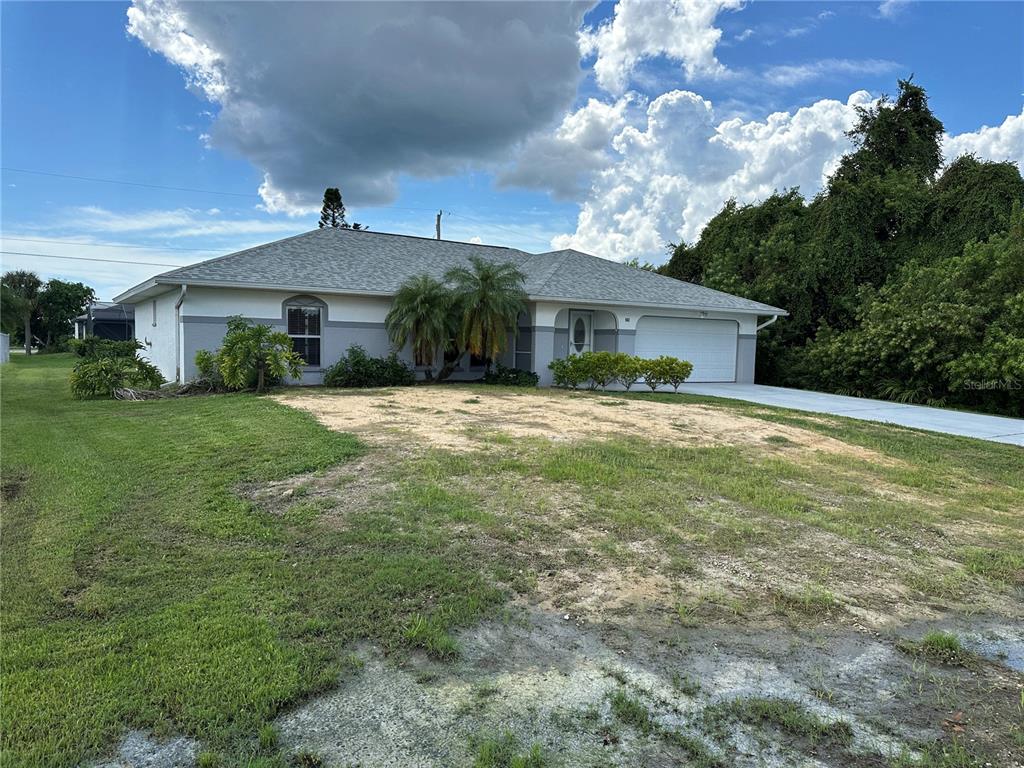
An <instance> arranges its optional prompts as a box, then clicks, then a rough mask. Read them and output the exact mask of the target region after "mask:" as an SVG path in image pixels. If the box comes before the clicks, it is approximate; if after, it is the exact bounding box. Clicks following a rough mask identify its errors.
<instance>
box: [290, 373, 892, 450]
mask: <svg viewBox="0 0 1024 768" xmlns="http://www.w3.org/2000/svg"><path fill="white" fill-rule="evenodd" d="M276 399H277V400H278V402H281V403H284V404H285V405H290V406H292V407H293V408H300V409H302V410H305V411H308V412H309V413H311V414H313V415H314V416H315V417H316V418H317V419H318V420H319V421H320V422H321V423H322V424H324V425H325V426H327V427H330V428H331V429H336V430H339V431H343V432H353V433H356V434H358V435H360V436H363V437H364V438H365V439H366V440H367V441H368V442H371V443H377V444H383V443H388V442H391V443H395V442H403V441H408V440H410V439H412V440H413V441H415V442H419V443H424V444H427V445H431V446H435V447H440V448H447V449H449V450H456V451H468V450H475V449H478V448H479V442H477V441H476V440H474V439H473V435H474V434H478V433H480V432H487V431H490V432H495V431H497V432H503V433H505V434H508V435H511V436H513V437H543V438H547V439H549V440H584V439H593V438H600V437H604V436H608V435H615V434H619V435H630V436H639V437H643V438H644V439H646V440H654V441H661V442H668V443H676V444H698V445H751V444H762V445H763V444H765V442H766V441H773V444H772V447H773V448H776V449H780V450H794V449H796V450H802V451H810V452H816V451H820V452H823V453H828V454H837V455H842V456H849V457H854V458H858V459H863V460H865V461H870V462H874V463H882V464H892V463H893V461H892V460H891V459H889V458H888V457H886V456H883V455H882V454H879V453H877V452H876V451H872V450H870V449H867V448H862V447H860V446H855V445H850V444H848V443H844V442H842V441H841V440H836V439H835V438H831V437H827V436H825V435H821V434H818V433H816V432H812V431H810V430H806V429H801V428H799V427H793V426H788V425H785V424H775V423H772V422H769V421H763V420H761V419H757V418H751V417H748V416H743V415H741V414H738V413H736V412H734V411H731V410H729V409H727V408H716V407H714V406H706V405H690V404H684V403H679V404H674V403H673V404H667V403H656V402H648V401H643V400H630V399H620V398H615V397H602V396H594V395H588V394H585V393H577V392H561V391H558V390H551V391H547V392H544V393H539V392H521V393H519V392H516V393H509V392H501V391H496V392H494V393H478V392H474V391H473V390H467V389H459V388H454V387H442V386H438V387H409V388H403V389H393V390H366V391H358V392H346V393H344V394H342V393H327V392H314V393H294V394H293V393H290V392H289V393H283V394H280V395H277V396H276Z"/></svg>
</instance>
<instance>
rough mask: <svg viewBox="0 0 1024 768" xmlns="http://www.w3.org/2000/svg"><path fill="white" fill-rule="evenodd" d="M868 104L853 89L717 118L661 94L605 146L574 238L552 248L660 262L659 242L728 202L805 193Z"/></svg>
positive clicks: (687, 233) (697, 225) (831, 164)
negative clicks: (755, 116)
mask: <svg viewBox="0 0 1024 768" xmlns="http://www.w3.org/2000/svg"><path fill="white" fill-rule="evenodd" d="M871 101H872V97H871V96H870V94H868V93H867V92H866V91H858V92H856V93H854V94H853V95H851V96H850V98H849V99H848V100H847V101H846V102H841V101H836V100H833V99H824V100H821V101H818V102H816V103H814V104H812V105H810V106H807V107H803V108H801V109H798V110H796V111H795V112H792V113H790V112H777V113H775V114H772V115H769V116H768V117H767V118H766V119H765V120H754V121H743V120H741V119H738V118H737V119H733V120H726V121H722V122H719V121H718V120H716V118H715V114H714V107H713V105H712V104H711V102H709V101H708V100H706V99H704V98H702V97H700V96H698V95H697V94H695V93H692V92H689V91H671V92H669V93H665V94H662V95H661V96H659V97H658V98H657V99H655V100H654V101H652V102H651V104H650V106H649V107H648V110H647V115H646V121H645V122H644V123H642V124H640V125H636V126H634V125H628V126H626V127H625V128H623V130H622V131H621V132H620V133H619V134H618V135H617V136H616V137H615V138H614V139H613V140H612V147H613V150H614V154H615V160H614V162H613V163H612V164H610V165H609V166H608V167H607V168H605V169H604V170H602V171H601V172H599V173H598V174H596V176H595V181H594V184H593V188H592V190H591V193H590V195H589V197H588V198H587V199H586V200H585V201H584V202H583V203H582V205H581V208H580V214H579V219H578V221H577V227H576V232H575V233H573V234H567V235H561V236H559V237H556V238H555V239H554V241H553V243H552V245H553V246H554V247H556V248H578V249H580V250H583V251H587V252H590V253H594V254H597V255H600V256H604V257H606V258H611V259H615V260H618V261H621V260H625V259H630V258H633V257H634V256H637V257H640V258H641V259H644V260H649V261H655V262H659V261H662V260H663V259H664V255H665V253H666V251H665V246H666V244H667V243H670V242H680V241H687V242H689V241H693V240H695V239H696V238H697V237H698V236H699V234H700V231H701V229H702V228H703V227H704V225H705V224H706V223H707V222H708V220H709V219H710V218H711V217H712V216H714V215H715V214H716V213H717V212H718V211H719V210H720V209H721V207H722V204H723V203H724V202H725V201H726V200H728V199H730V198H735V199H736V200H738V201H740V202H742V203H747V202H753V201H755V200H758V199H762V198H764V197H767V196H768V195H770V194H772V192H774V191H775V190H781V189H784V188H787V187H795V186H798V187H800V188H801V190H802V191H803V192H804V193H805V194H813V193H815V192H816V191H817V190H819V189H820V188H821V186H822V183H823V181H824V180H825V179H826V178H827V176H828V175H829V174H830V173H831V172H832V171H833V170H834V169H835V167H836V165H837V164H838V162H839V158H840V157H842V155H843V153H844V152H846V151H848V150H849V148H850V140H849V139H848V138H847V136H846V135H845V134H846V131H847V130H849V129H850V128H851V127H852V126H853V124H854V121H855V120H856V107H857V106H864V105H867V104H870V103H871Z"/></svg>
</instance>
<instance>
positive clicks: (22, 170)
mask: <svg viewBox="0 0 1024 768" xmlns="http://www.w3.org/2000/svg"><path fill="white" fill-rule="evenodd" d="M0 170H4V171H8V172H10V173H30V174H33V175H35V176H53V177H54V178H58V179H75V180H77V181H96V182H99V183H101V184H124V185H125V186H129V187H145V188H146V189H167V190H170V191H172V192H196V193H198V194H202V195H228V196H230V197H248V198H253V197H259V195H254V194H253V193H252V192H221V191H218V190H214V189H195V188H193V187H169V186H165V185H163V184H146V183H144V182H141V181H122V180H120V179H101V178H98V177H96V176H73V175H71V174H69V173H51V172H50V171H35V170H30V169H28V168H11V167H9V166H6V165H5V166H3V167H0Z"/></svg>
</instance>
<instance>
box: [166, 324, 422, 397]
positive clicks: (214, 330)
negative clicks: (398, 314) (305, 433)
mask: <svg viewBox="0 0 1024 768" xmlns="http://www.w3.org/2000/svg"><path fill="white" fill-rule="evenodd" d="M249 319H251V320H253V322H258V323H261V324H263V325H269V326H271V327H273V328H274V329H275V330H279V331H284V330H286V329H287V326H286V324H285V322H284V320H282V319H280V318H266V317H263V318H249ZM182 328H183V332H184V347H185V366H184V367H185V370H184V376H185V380H186V381H187V380H188V379H191V378H194V377H195V375H196V363H195V357H196V352H197V351H198V350H200V349H209V350H211V351H212V350H216V349H218V348H219V347H220V346H221V343H222V342H223V341H224V334H226V333H227V322H226V320H225V318H222V317H197V316H195V315H191V316H185V317H183V318H182ZM353 344H358V345H360V346H362V347H363V348H364V349H365V350H366V352H367V354H369V355H371V356H372V357H384V356H386V355H388V354H390V352H391V342H390V341H389V340H388V333H387V330H386V329H385V328H384V324H383V323H359V322H345V321H335V320H329V321H327V322H326V323H325V324H324V327H323V329H322V332H321V335H320V363H321V365H320V368H308V369H306V370H305V371H304V372H303V374H302V379H301V380H300V381H298V382H296V383H298V384H320V383H321V371H322V369H324V368H326V367H327V366H329V365H332V364H333V363H335V362H337V360H338V359H339V358H340V357H341V356H342V355H344V354H345V350H347V349H348V348H349V347H350V346H352V345H353ZM401 357H403V358H404V359H405V360H407V361H408V362H410V363H411V362H412V361H411V358H410V357H409V355H408V353H407V352H403V354H402V355H401Z"/></svg>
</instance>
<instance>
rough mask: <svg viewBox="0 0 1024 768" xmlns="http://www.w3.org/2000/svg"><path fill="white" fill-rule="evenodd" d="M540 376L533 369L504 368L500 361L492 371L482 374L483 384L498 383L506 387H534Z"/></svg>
mask: <svg viewBox="0 0 1024 768" xmlns="http://www.w3.org/2000/svg"><path fill="white" fill-rule="evenodd" d="M539 381H540V377H539V376H538V375H537V374H536V373H534V372H533V371H524V370H522V369H521V368H506V367H505V366H504V365H502V364H501V363H498V364H497V365H496V366H495V369H494V370H493V371H488V372H487V373H486V374H484V384H500V385H502V386H506V387H536V386H537V383H538V382H539Z"/></svg>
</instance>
